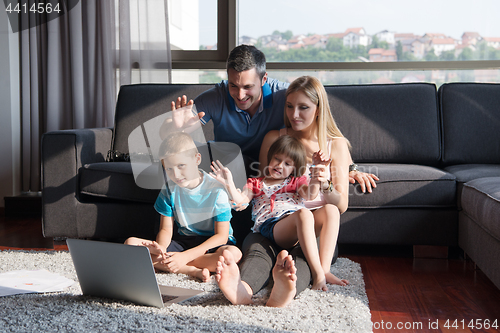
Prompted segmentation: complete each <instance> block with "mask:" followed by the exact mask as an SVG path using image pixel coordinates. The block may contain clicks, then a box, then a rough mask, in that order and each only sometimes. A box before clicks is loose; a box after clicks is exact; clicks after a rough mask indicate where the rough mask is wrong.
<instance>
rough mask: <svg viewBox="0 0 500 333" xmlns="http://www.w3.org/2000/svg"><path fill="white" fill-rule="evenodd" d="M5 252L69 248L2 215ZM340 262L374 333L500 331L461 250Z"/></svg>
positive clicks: (492, 305)
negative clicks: (351, 272)
mask: <svg viewBox="0 0 500 333" xmlns="http://www.w3.org/2000/svg"><path fill="white" fill-rule="evenodd" d="M6 249H35V250H60V251H62V250H67V247H66V245H65V243H64V241H55V242H54V240H52V239H47V238H44V237H43V236H42V229H41V219H40V218H38V217H33V218H6V217H4V216H1V215H0V250H6ZM340 256H343V257H347V258H349V259H351V260H353V261H355V262H358V263H359V264H361V267H362V270H363V275H364V280H365V284H366V292H367V294H368V299H369V302H370V309H371V314H372V323H373V331H374V332H499V331H500V328H496V329H495V328H493V327H491V325H492V324H494V323H495V320H496V324H497V325H500V290H499V289H498V288H496V287H495V286H494V285H493V283H492V282H491V281H490V280H489V279H488V278H487V277H486V276H485V275H484V274H483V273H482V272H481V271H480V270H478V269H475V268H474V263H473V262H471V261H470V260H469V261H466V260H463V259H462V255H461V253H460V251H459V250H458V249H453V250H452V251H450V256H449V259H414V258H413V257H412V249H411V248H406V247H390V248H389V247H373V246H372V247H353V246H349V247H346V246H344V247H342V246H341V247H340ZM485 324H486V326H485ZM488 324H489V325H490V327H489V329H485V327H486V328H488V326H487V325H488Z"/></svg>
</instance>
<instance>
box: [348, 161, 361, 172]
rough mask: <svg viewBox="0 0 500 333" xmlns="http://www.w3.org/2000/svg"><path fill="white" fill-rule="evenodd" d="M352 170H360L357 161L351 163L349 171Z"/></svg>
mask: <svg viewBox="0 0 500 333" xmlns="http://www.w3.org/2000/svg"><path fill="white" fill-rule="evenodd" d="M351 171H359V169H358V165H357V164H356V163H353V164H351V165H349V172H351Z"/></svg>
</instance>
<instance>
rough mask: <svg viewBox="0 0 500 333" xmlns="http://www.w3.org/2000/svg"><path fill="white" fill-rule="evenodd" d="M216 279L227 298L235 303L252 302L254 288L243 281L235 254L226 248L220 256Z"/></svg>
mask: <svg viewBox="0 0 500 333" xmlns="http://www.w3.org/2000/svg"><path fill="white" fill-rule="evenodd" d="M215 281H217V284H218V285H219V288H220V290H221V291H222V293H223V294H224V296H226V298H227V299H228V300H229V301H230V302H231V303H233V304H252V295H253V293H252V290H251V289H250V286H248V285H247V284H246V283H244V282H243V281H241V277H240V269H239V268H238V265H237V264H236V262H235V261H234V256H233V254H232V253H231V252H230V251H228V250H224V251H223V252H222V256H220V257H219V261H218V262H217V268H216V271H215Z"/></svg>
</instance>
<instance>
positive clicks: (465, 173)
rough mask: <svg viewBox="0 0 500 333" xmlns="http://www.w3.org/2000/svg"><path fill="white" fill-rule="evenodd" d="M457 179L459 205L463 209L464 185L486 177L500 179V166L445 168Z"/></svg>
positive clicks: (484, 165)
mask: <svg viewBox="0 0 500 333" xmlns="http://www.w3.org/2000/svg"><path fill="white" fill-rule="evenodd" d="M444 170H446V171H447V172H449V173H451V174H453V175H455V177H456V178H457V205H458V208H459V209H461V207H462V204H461V200H462V199H461V198H462V190H463V187H464V184H465V183H467V182H468V181H471V180H473V179H478V178H485V177H500V164H460V165H452V166H448V167H446V168H444Z"/></svg>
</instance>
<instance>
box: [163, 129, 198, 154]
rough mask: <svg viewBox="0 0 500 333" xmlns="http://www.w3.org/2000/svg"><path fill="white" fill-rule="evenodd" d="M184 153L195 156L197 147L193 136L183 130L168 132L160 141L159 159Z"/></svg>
mask: <svg viewBox="0 0 500 333" xmlns="http://www.w3.org/2000/svg"><path fill="white" fill-rule="evenodd" d="M180 153H183V154H186V155H193V156H195V155H196V154H198V148H197V147H196V144H195V143H194V141H193V138H192V137H191V136H190V135H189V134H187V133H184V132H175V133H172V134H169V135H168V136H167V137H166V138H165V139H164V140H163V142H162V143H161V145H160V149H159V151H158V156H159V157H160V160H162V159H164V158H165V157H167V156H170V155H177V154H180Z"/></svg>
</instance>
